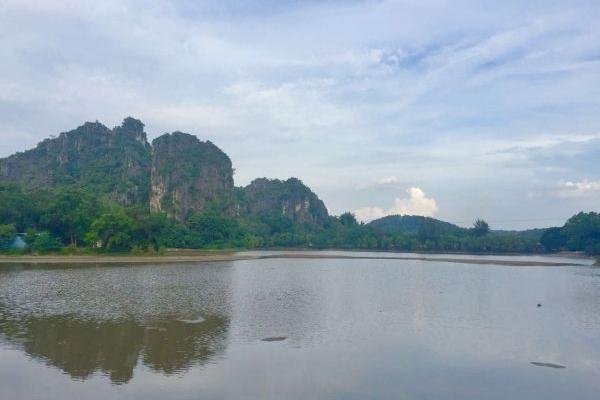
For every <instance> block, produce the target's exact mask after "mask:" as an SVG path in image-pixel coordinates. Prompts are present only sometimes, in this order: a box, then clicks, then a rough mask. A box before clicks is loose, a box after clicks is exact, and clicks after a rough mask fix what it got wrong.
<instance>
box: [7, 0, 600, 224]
mask: <svg viewBox="0 0 600 400" xmlns="http://www.w3.org/2000/svg"><path fill="white" fill-rule="evenodd" d="M599 20H600V2H599V1H597V0H589V1H577V0H570V1H552V0H544V1H538V0H530V1H527V2H524V1H520V0H519V1H511V0H506V1H502V2H498V1H481V0H479V1H466V0H455V1H441V0H419V1H341V0H340V1H335V0H334V1H292V0H290V1H285V0H276V1H275V0H272V1H251V0H242V1H230V0H219V1H186V0H182V1H155V2H150V1H129V0H118V1H116V0H103V1H101V2H97V1H95V2H91V1H90V2H83V1H43V2H40V1H33V0H14V1H13V0H8V1H7V0H0V60H1V62H0V157H3V156H8V155H9V154H12V153H14V152H16V151H23V150H26V149H29V148H31V147H33V146H35V145H36V143H38V142H39V141H41V140H42V139H44V138H46V137H49V136H50V135H56V134H58V133H60V132H63V131H69V130H71V129H74V128H76V127H77V126H79V125H81V124H82V123H83V122H85V121H95V120H98V121H100V122H102V123H104V124H105V125H107V126H109V127H112V126H115V125H119V124H120V122H121V121H122V120H123V118H125V117H127V116H133V117H135V118H139V119H141V120H142V121H143V122H144V123H145V125H146V132H147V133H148V136H149V138H150V139H152V138H154V137H156V136H159V135H160V134H162V133H164V132H172V131H176V130H180V131H184V132H189V133H193V134H195V135H197V136H198V137H199V138H200V139H202V140H211V141H212V142H214V143H215V144H216V145H218V146H219V147H220V148H221V149H223V150H224V151H225V152H226V153H227V154H228V155H229V156H230V157H231V159H232V161H233V165H234V168H235V175H234V178H235V183H236V185H238V186H240V185H246V184H248V183H249V182H250V181H251V180H252V179H254V178H256V177H263V176H266V177H270V178H280V179H284V178H287V177H290V176H295V177H298V178H300V179H301V180H302V181H303V182H304V183H306V184H307V185H308V186H309V187H311V189H312V190H313V191H314V192H315V193H317V194H318V195H319V197H320V198H321V199H323V201H324V202H325V204H326V205H327V207H328V209H329V212H330V213H332V214H336V215H337V214H340V213H342V212H344V211H352V212H354V213H355V214H356V215H357V217H359V219H361V220H362V221H369V220H371V219H373V218H378V217H381V216H384V215H389V214H398V213H400V214H419V215H428V216H434V217H436V218H440V219H443V220H447V221H450V222H454V223H457V224H459V225H462V226H468V225H470V224H471V223H472V222H473V221H474V220H475V219H476V218H484V219H486V220H487V221H488V222H489V223H490V225H491V226H492V228H497V229H525V228H531V227H545V226H558V225H562V224H563V223H564V221H565V220H566V219H567V218H568V217H569V216H571V215H573V214H575V213H576V212H579V211H600V23H598V21H599Z"/></svg>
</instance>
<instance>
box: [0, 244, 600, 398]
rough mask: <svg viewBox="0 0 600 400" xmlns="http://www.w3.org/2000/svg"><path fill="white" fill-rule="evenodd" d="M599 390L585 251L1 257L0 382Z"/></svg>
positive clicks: (126, 393) (29, 386)
mask: <svg viewBox="0 0 600 400" xmlns="http://www.w3.org/2000/svg"><path fill="white" fill-rule="evenodd" d="M377 254H378V255H381V253H377ZM520 259H521V258H520ZM532 260H537V261H539V260H540V257H535V258H532ZM542 260H544V259H543V258H542ZM548 260H549V261H551V262H552V261H563V260H556V258H550V259H548ZM575 262H577V263H581V260H575ZM538 304H540V305H541V306H540V307H538ZM563 367H564V368H563ZM598 393H600V269H598V268H594V267H591V266H573V267H532V268H528V267H507V266H493V265H475V264H460V263H459V264H456V263H443V262H436V261H420V260H414V261H412V260H394V259H387V260H386V259H368V260H367V259H260V260H246V261H234V262H216V263H197V264H169V265H136V266H126V265H118V266H110V265H98V266H94V265H87V266H73V265H53V266H34V267H28V266H19V265H4V266H0V398H2V399H64V398H85V399H106V398H111V399H120V398H122V399H138V398H139V399H142V398H143V399H163V398H173V399H197V398H209V399H211V398H215V399H229V398H248V399H264V398H267V399H281V398H286V399H306V398H326V399H365V398H377V399H379V398H384V399H386V398H389V399H399V398H400V399H402V398H406V399H429V398H435V399H440V398H442V399H443V398H447V399H454V398H461V399H480V398H486V399H506V398H527V399H564V398H573V399H596V398H597V396H598Z"/></svg>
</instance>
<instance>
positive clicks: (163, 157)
mask: <svg viewBox="0 0 600 400" xmlns="http://www.w3.org/2000/svg"><path fill="white" fill-rule="evenodd" d="M151 176H152V177H151V183H152V188H151V195H150V210H151V211H153V212H158V211H162V212H165V213H167V214H168V215H169V216H171V217H174V218H176V219H177V220H180V221H183V220H185V219H186V218H187V217H188V216H189V215H190V214H191V213H193V212H199V211H202V210H203V209H205V208H206V207H207V206H209V205H211V203H213V202H221V203H223V202H230V200H231V198H232V194H233V168H232V166H231V160H230V159H229V157H228V156H227V154H225V153H224V152H223V151H221V149H219V148H218V147H217V146H215V145H214V144H212V143H211V142H209V141H207V142H201V141H200V140H198V138H196V136H193V135H189V134H187V133H182V132H174V133H172V134H165V135H163V136H160V137H158V138H156V139H154V141H153V142H152V173H151Z"/></svg>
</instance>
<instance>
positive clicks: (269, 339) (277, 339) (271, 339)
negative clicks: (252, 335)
mask: <svg viewBox="0 0 600 400" xmlns="http://www.w3.org/2000/svg"><path fill="white" fill-rule="evenodd" d="M285 339H287V337H285V336H273V337H266V338H264V339H261V340H262V341H263V342H281V341H282V340H285Z"/></svg>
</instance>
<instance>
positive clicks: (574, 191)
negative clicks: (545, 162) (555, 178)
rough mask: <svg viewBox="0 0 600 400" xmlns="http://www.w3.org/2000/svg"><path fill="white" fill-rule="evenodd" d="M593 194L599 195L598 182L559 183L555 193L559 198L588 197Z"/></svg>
mask: <svg viewBox="0 0 600 400" xmlns="http://www.w3.org/2000/svg"><path fill="white" fill-rule="evenodd" d="M595 193H600V180H599V181H590V180H587V179H583V180H581V181H560V182H559V183H558V190H557V191H556V195H558V196H561V197H571V196H589V195H592V194H595Z"/></svg>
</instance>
